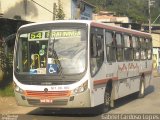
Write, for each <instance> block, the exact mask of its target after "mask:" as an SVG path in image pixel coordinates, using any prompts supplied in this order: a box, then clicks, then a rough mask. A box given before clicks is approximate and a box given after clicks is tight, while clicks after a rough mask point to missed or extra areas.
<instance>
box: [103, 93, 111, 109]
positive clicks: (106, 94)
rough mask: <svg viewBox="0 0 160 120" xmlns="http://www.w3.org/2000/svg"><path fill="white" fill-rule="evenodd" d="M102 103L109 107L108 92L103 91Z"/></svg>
mask: <svg viewBox="0 0 160 120" xmlns="http://www.w3.org/2000/svg"><path fill="white" fill-rule="evenodd" d="M104 104H105V106H106V107H109V104H110V94H109V93H108V92H106V93H105V97H104Z"/></svg>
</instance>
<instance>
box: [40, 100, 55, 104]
mask: <svg viewBox="0 0 160 120" xmlns="http://www.w3.org/2000/svg"><path fill="white" fill-rule="evenodd" d="M40 102H41V103H52V102H53V100H52V99H40Z"/></svg>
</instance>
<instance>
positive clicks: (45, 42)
mask: <svg viewBox="0 0 160 120" xmlns="http://www.w3.org/2000/svg"><path fill="white" fill-rule="evenodd" d="M66 41H67V42H66ZM13 75H14V76H13V78H14V84H15V97H16V100H17V103H18V104H19V105H23V106H38V107H43V108H45V107H46V108H49V107H51V108H90V107H95V106H98V105H102V104H104V103H105V105H106V106H107V105H108V103H109V105H108V106H113V105H114V104H113V103H114V100H116V99H118V98H121V97H124V96H126V95H129V94H132V93H135V92H138V91H139V95H140V96H143V95H144V89H145V88H147V87H148V86H149V84H150V80H151V77H152V41H151V36H150V35H149V34H147V33H144V32H139V31H135V30H130V29H126V28H121V27H115V26H109V25H105V24H102V23H96V22H93V21H84V20H83V21H82V20H73V21H72V20H64V21H53V22H46V23H33V24H28V25H24V26H22V27H21V28H20V29H19V30H18V32H17V38H16V45H15V53H14V71H13ZM106 93H108V94H106ZM106 96H107V97H106ZM106 99H107V100H108V101H107V100H106Z"/></svg>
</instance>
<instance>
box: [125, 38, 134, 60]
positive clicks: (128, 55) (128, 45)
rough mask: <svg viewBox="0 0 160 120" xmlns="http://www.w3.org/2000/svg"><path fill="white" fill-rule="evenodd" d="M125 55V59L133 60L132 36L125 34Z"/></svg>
mask: <svg viewBox="0 0 160 120" xmlns="http://www.w3.org/2000/svg"><path fill="white" fill-rule="evenodd" d="M124 57H125V60H127V61H129V60H133V47H132V38H131V36H129V35H124Z"/></svg>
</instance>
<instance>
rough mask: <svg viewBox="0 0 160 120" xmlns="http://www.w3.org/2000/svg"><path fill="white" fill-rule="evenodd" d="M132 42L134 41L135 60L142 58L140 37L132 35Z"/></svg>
mask: <svg viewBox="0 0 160 120" xmlns="http://www.w3.org/2000/svg"><path fill="white" fill-rule="evenodd" d="M132 43H133V57H134V60H139V59H140V44H139V39H138V37H136V36H132Z"/></svg>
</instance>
